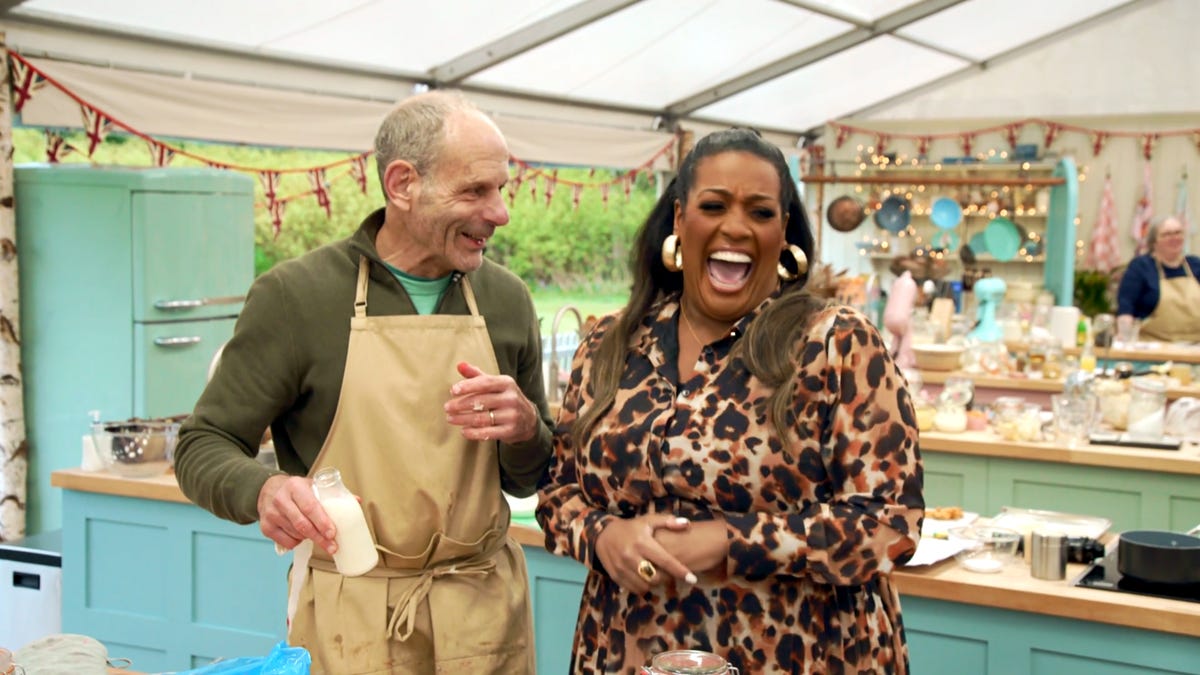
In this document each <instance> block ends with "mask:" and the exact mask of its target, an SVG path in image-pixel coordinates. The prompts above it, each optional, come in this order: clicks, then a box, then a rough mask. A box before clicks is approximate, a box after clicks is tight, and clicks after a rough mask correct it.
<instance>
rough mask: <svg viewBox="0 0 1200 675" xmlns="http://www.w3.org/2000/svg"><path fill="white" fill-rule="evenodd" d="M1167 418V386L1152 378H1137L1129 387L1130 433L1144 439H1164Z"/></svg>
mask: <svg viewBox="0 0 1200 675" xmlns="http://www.w3.org/2000/svg"><path fill="white" fill-rule="evenodd" d="M1166 416H1167V385H1166V384H1164V383H1162V382H1160V381H1158V380H1152V379H1150V378H1135V379H1134V380H1133V383H1132V384H1131V385H1130V387H1129V421H1128V425H1127V429H1128V431H1129V433H1130V434H1131V435H1134V436H1139V437H1142V438H1152V439H1158V438H1162V435H1163V423H1164V422H1165V420H1166Z"/></svg>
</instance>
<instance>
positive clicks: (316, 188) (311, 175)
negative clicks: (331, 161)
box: [308, 168, 333, 218]
mask: <svg viewBox="0 0 1200 675" xmlns="http://www.w3.org/2000/svg"><path fill="white" fill-rule="evenodd" d="M308 183H309V185H311V186H312V194H314V195H316V197H317V206H319V207H321V208H323V209H325V217H326V218H332V217H333V207H332V205H331V204H330V202H329V184H328V183H326V182H325V169H323V168H317V169H313V170H311V171H309V172H308Z"/></svg>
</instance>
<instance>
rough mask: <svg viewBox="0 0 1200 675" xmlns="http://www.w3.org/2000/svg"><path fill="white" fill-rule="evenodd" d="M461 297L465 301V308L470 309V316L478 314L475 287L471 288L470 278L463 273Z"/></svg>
mask: <svg viewBox="0 0 1200 675" xmlns="http://www.w3.org/2000/svg"><path fill="white" fill-rule="evenodd" d="M462 283H463V298H464V299H466V301H467V309H469V310H471V316H479V307H478V305H476V304H475V289H473V288H471V280H470V279H468V278H467V275H465V274H464V275H463V278H462Z"/></svg>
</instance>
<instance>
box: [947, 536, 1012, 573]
mask: <svg viewBox="0 0 1200 675" xmlns="http://www.w3.org/2000/svg"><path fill="white" fill-rule="evenodd" d="M946 536H947V537H948V539H949V540H950V541H959V542H963V543H964V544H965V546H964V548H963V549H962V550H961V551H959V552H958V553H957V554H955V556H954V557H955V559H956V560H958V563H959V564H960V565H962V566H963V567H965V568H966V569H968V570H970V571H972V572H983V573H995V572H999V571H1000V570H1002V569H1004V568H1005V567H1006V566H1008V564H1009V563H1011V562H1013V561H1015V560H1016V559H1017V545H1018V544H1019V543H1020V542H1021V533H1020V532H1017V531H1016V530H1010V529H1008V528H1005V527H993V526H991V525H967V526H965V527H952V528H950V529H949V530H948V531H947V532H946Z"/></svg>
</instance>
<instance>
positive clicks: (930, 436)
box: [920, 431, 1200, 476]
mask: <svg viewBox="0 0 1200 675" xmlns="http://www.w3.org/2000/svg"><path fill="white" fill-rule="evenodd" d="M920 441H921V449H922V450H927V451H928V450H932V451H937V452H951V453H956V454H960V455H979V456H985V457H1005V458H1008V459H1027V460H1033V461H1037V462H1057V463H1060V464H1080V465H1085V466H1107V467H1114V468H1121V469H1138V470H1140V471H1160V472H1163V473H1180V474H1189V475H1194V476H1200V446H1198V445H1196V444H1194V443H1184V444H1183V445H1182V446H1180V448H1179V449H1178V450H1151V449H1149V448H1131V447H1123V446H1117V445H1098V444H1093V445H1086V446H1083V447H1079V448H1067V447H1063V446H1060V445H1056V444H1054V443H1051V442H1040V443H1028V442H1023V441H1006V440H1004V439H1003V438H1001V437H1000V436H999V435H997V434H996V433H994V432H992V431H964V432H962V433H958V434H950V433H946V432H943V431H922V432H921V439H920Z"/></svg>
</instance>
